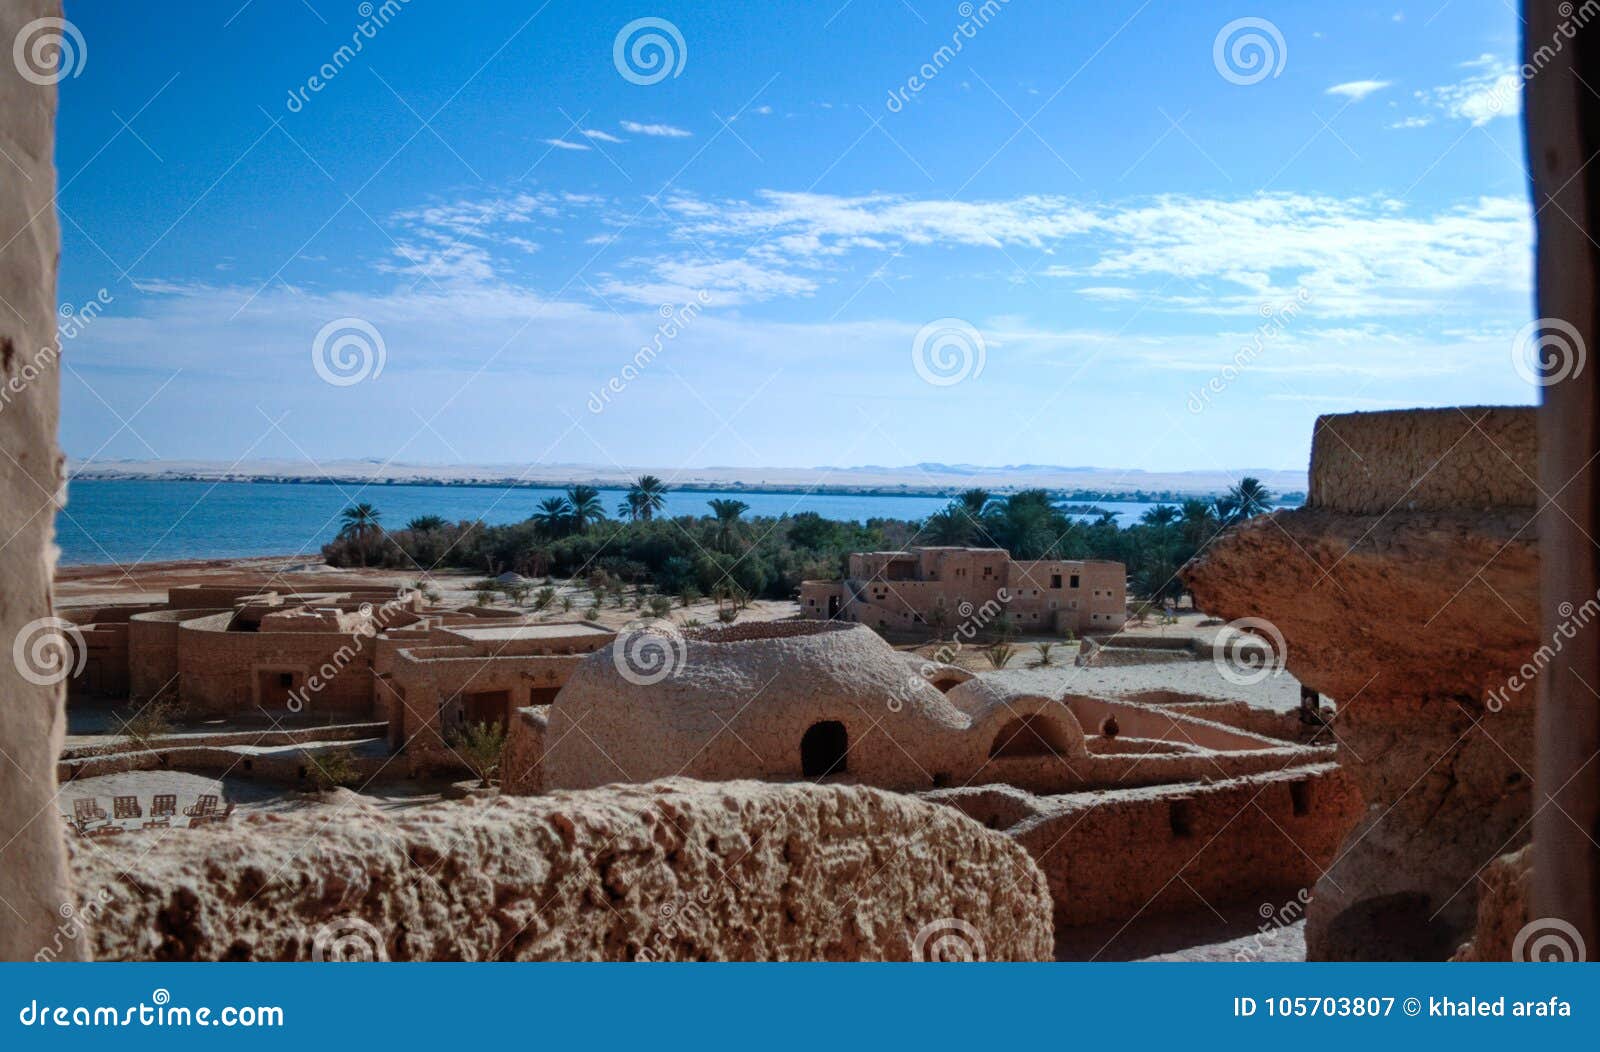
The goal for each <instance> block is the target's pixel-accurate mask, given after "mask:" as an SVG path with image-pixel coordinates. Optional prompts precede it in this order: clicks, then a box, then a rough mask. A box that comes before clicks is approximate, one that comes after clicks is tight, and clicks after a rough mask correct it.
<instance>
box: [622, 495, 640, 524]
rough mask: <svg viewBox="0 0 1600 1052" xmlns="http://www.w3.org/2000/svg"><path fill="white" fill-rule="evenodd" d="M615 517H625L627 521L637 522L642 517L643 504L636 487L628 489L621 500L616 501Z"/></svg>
mask: <svg viewBox="0 0 1600 1052" xmlns="http://www.w3.org/2000/svg"><path fill="white" fill-rule="evenodd" d="M617 518H619V519H627V520H628V521H629V522H638V521H639V520H640V519H642V518H644V504H643V501H642V500H641V498H640V496H639V491H638V490H637V489H630V490H629V491H628V492H627V494H626V495H624V496H623V498H622V499H621V500H619V501H617Z"/></svg>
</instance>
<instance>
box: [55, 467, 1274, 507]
mask: <svg viewBox="0 0 1600 1052" xmlns="http://www.w3.org/2000/svg"><path fill="white" fill-rule="evenodd" d="M68 481H69V482H203V483H223V482H228V483H256V482H265V483H277V484H279V485H297V486H318V485H321V486H358V487H362V488H373V487H385V488H387V487H394V486H416V487H423V486H436V487H450V488H456V489H549V490H562V489H566V488H567V487H569V486H574V485H586V486H593V487H595V488H596V489H599V490H601V491H604V492H621V491H625V490H626V489H627V488H628V487H627V484H626V483H622V482H617V481H614V480H605V479H589V480H576V481H575V480H571V479H564V480H561V481H552V480H548V479H543V480H541V479H496V478H466V479H462V478H428V477H423V476H418V477H416V478H403V479H396V478H370V477H364V476H360V475H316V476H306V475H258V474H250V475H208V474H202V473H199V472H127V473H121V472H119V473H116V474H111V473H104V474H93V475H84V476H76V475H74V476H71V477H69V479H68ZM670 488H671V489H672V490H673V491H674V492H678V493H771V494H780V495H781V494H789V495H794V496H807V495H816V496H838V497H932V498H944V499H953V498H955V497H956V496H958V495H959V494H960V493H961V492H963V491H964V490H966V489H984V490H987V491H988V492H990V493H992V494H994V495H995V496H997V497H1002V496H1006V495H1009V494H1012V493H1016V492H1019V491H1021V490H1025V489H1044V490H1046V491H1048V492H1049V493H1050V495H1051V496H1052V497H1053V498H1054V499H1056V500H1063V501H1072V502H1074V503H1088V504H1094V503H1100V504H1177V503H1181V502H1182V501H1185V500H1194V499H1200V500H1204V499H1215V498H1217V497H1220V496H1222V495H1223V494H1222V492H1221V491H1215V492H1201V491H1187V490H1125V491H1114V492H1113V491H1106V490H1092V489H1083V488H1075V489H1063V488H1060V487H1054V486H1023V485H1013V486H995V485H989V486H983V485H976V484H975V485H973V486H912V485H897V486H849V485H833V486H827V485H823V486H799V485H795V484H793V483H760V482H696V483H694V484H692V485H682V486H673V487H670ZM1278 499H1279V502H1280V503H1282V504H1285V505H1291V506H1293V505H1298V504H1302V503H1304V501H1305V494H1304V493H1298V492H1295V493H1286V494H1282V495H1280V496H1279V498H1278Z"/></svg>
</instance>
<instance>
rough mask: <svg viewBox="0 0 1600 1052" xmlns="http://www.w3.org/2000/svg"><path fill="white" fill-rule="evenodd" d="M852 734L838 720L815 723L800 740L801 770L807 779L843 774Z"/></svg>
mask: <svg viewBox="0 0 1600 1052" xmlns="http://www.w3.org/2000/svg"><path fill="white" fill-rule="evenodd" d="M849 751H850V734H849V732H847V731H846V730H845V729H844V724H842V723H840V722H839V721H838V720H822V721H821V722H819V723H813V724H812V725H811V727H810V728H809V729H808V730H807V731H806V733H805V736H804V737H802V738H801V739H800V770H801V772H802V773H803V774H804V775H805V776H806V777H807V778H821V777H824V776H825V775H830V774H843V773H844V772H845V771H846V770H847V769H848V768H847V767H846V765H845V754H846V753H848V752H849Z"/></svg>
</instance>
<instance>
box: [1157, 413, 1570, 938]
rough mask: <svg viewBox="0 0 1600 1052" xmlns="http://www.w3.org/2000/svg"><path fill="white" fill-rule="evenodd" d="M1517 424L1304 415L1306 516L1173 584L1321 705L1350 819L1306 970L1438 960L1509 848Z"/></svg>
mask: <svg viewBox="0 0 1600 1052" xmlns="http://www.w3.org/2000/svg"><path fill="white" fill-rule="evenodd" d="M1533 413H1534V411H1533V410H1532V409H1515V408H1482V407H1470V408H1461V409H1441V410H1418V411H1408V412H1394V413H1359V414H1349V415H1339V416H1325V417H1321V418H1319V419H1318V421H1317V429H1316V435H1315V437H1314V439H1313V446H1312V463H1311V490H1310V500H1309V502H1308V504H1307V506H1306V507H1305V508H1303V509H1299V510H1294V511H1279V512H1275V513H1273V514H1271V515H1268V516H1263V517H1260V518H1257V519H1254V520H1251V521H1249V522H1247V523H1245V524H1244V525H1242V526H1240V527H1238V528H1236V529H1234V530H1231V531H1229V532H1228V533H1226V534H1224V535H1223V536H1222V537H1221V538H1220V539H1219V540H1217V541H1216V542H1215V543H1214V544H1212V546H1211V547H1210V548H1209V549H1207V550H1206V551H1205V552H1204V553H1203V555H1202V556H1201V557H1200V558H1198V559H1197V560H1196V561H1195V562H1194V563H1192V564H1191V565H1190V566H1189V567H1188V568H1187V570H1186V572H1185V576H1186V579H1187V581H1188V583H1189V585H1190V587H1191V588H1192V589H1193V591H1194V594H1195V596H1196V601H1197V603H1198V604H1199V605H1200V606H1201V607H1203V608H1204V609H1205V610H1207V611H1209V612H1210V613H1213V614H1215V615H1217V616H1219V617H1224V618H1228V619H1238V618H1246V617H1253V618H1262V619H1265V620H1266V621H1268V622H1271V624H1272V625H1273V626H1275V627H1276V629H1277V631H1278V632H1280V633H1281V634H1282V637H1283V639H1284V641H1285V643H1286V650H1287V653H1286V655H1285V656H1286V660H1287V665H1288V669H1289V671H1290V672H1291V673H1293V674H1294V676H1295V677H1296V678H1297V679H1299V680H1300V681H1301V683H1303V684H1305V685H1306V686H1308V687H1310V688H1312V689H1314V690H1316V691H1319V692H1320V693H1322V694H1324V695H1326V696H1328V697H1331V698H1332V699H1334V701H1335V702H1336V703H1337V707H1338V715H1337V717H1336V718H1335V719H1334V720H1333V722H1332V723H1331V724H1330V729H1331V732H1332V734H1333V735H1334V737H1335V738H1336V740H1337V742H1338V748H1339V761H1340V763H1341V764H1342V765H1343V766H1344V767H1345V769H1346V770H1348V771H1349V772H1351V774H1352V775H1353V776H1354V778H1355V780H1356V782H1357V784H1358V785H1359V786H1360V788H1361V792H1362V794H1363V796H1364V798H1365V805H1366V812H1365V814H1364V816H1363V817H1362V819H1361V821H1360V822H1359V823H1358V824H1357V825H1356V827H1355V828H1354V829H1353V830H1352V831H1351V833H1350V835H1349V837H1348V839H1347V840H1346V842H1345V844H1344V846H1343V847H1342V848H1341V849H1340V852H1339V855H1338V857H1337V859H1336V860H1335V861H1334V862H1333V864H1332V865H1331V866H1330V867H1329V869H1328V871H1327V873H1326V874H1325V875H1324V876H1323V877H1322V879H1321V880H1319V881H1318V883H1317V888H1316V898H1315V901H1314V902H1313V904H1312V907H1311V910H1310V912H1309V914H1308V918H1307V931H1306V942H1307V949H1308V954H1309V956H1311V957H1312V958H1313V959H1317V958H1324V957H1332V956H1339V957H1343V956H1360V957H1372V958H1377V959H1382V958H1387V957H1395V956H1399V957H1404V956H1406V955H1408V954H1411V953H1413V952H1415V951H1416V948H1417V947H1429V948H1431V949H1430V950H1429V953H1430V954H1431V955H1434V956H1439V957H1442V956H1448V955H1449V953H1450V952H1451V951H1452V950H1453V949H1454V948H1455V947H1456V946H1457V945H1459V944H1460V942H1461V941H1462V940H1463V939H1464V938H1465V937H1466V935H1467V934H1469V933H1470V931H1471V929H1472V926H1473V923H1474V920H1475V911H1476V904H1477V899H1478V879H1477V878H1478V874H1479V872H1480V871H1481V870H1482V868H1483V867H1484V866H1485V865H1487V864H1488V863H1489V862H1490V861H1491V860H1492V859H1494V858H1495V857H1497V856H1498V855H1500V854H1501V853H1503V852H1505V851H1509V850H1512V849H1514V848H1516V847H1517V846H1519V844H1521V843H1523V842H1525V841H1526V839H1527V836H1528V827H1527V820H1528V816H1529V810H1530V805H1529V799H1530V781H1531V777H1530V772H1531V771H1532V769H1533V760H1532V754H1533V742H1532V717H1533V707H1534V691H1533V689H1532V688H1531V687H1530V686H1529V681H1531V680H1532V679H1533V678H1534V677H1535V676H1536V675H1537V669H1538V667H1541V666H1537V665H1534V664H1528V663H1530V662H1534V661H1537V658H1538V655H1537V654H1536V650H1537V649H1538V648H1539V647H1540V640H1539V639H1538V626H1539V613H1538V588H1539V572H1538V571H1539V561H1538V553H1537V545H1536V540H1535V537H1534V525H1533V519H1534V512H1535V507H1536V502H1537V497H1538V494H1537V490H1536V487H1535V486H1534V483H1533V478H1534V476H1535V472H1534V459H1535V440H1534V426H1533V424H1534V420H1533ZM1574 613H1575V615H1576V616H1585V615H1584V613H1583V612H1582V611H1575V612H1574ZM1590 613H1591V614H1600V606H1597V607H1596V609H1595V610H1594V611H1591V612H1590ZM1551 645H1555V646H1559V645H1560V643H1559V641H1551ZM1341 914H1344V916H1342V917H1341V916H1340V915H1341Z"/></svg>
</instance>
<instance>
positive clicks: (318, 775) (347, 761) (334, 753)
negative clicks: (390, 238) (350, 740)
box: [305, 746, 361, 792]
mask: <svg viewBox="0 0 1600 1052" xmlns="http://www.w3.org/2000/svg"><path fill="white" fill-rule="evenodd" d="M305 757H306V761H307V762H306V767H307V768H308V769H309V773H310V775H311V781H312V782H313V783H315V784H316V787H317V788H318V789H319V790H321V791H323V792H327V791H328V790H329V789H337V788H338V787H339V786H341V785H355V784H356V782H358V781H359V780H360V778H361V771H360V769H359V768H358V767H357V766H356V754H355V753H354V752H353V751H352V750H351V749H350V748H348V747H346V746H340V747H339V748H336V749H329V750H327V751H326V752H321V753H318V754H317V755H312V754H311V753H309V752H308V753H306V754H305Z"/></svg>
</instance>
